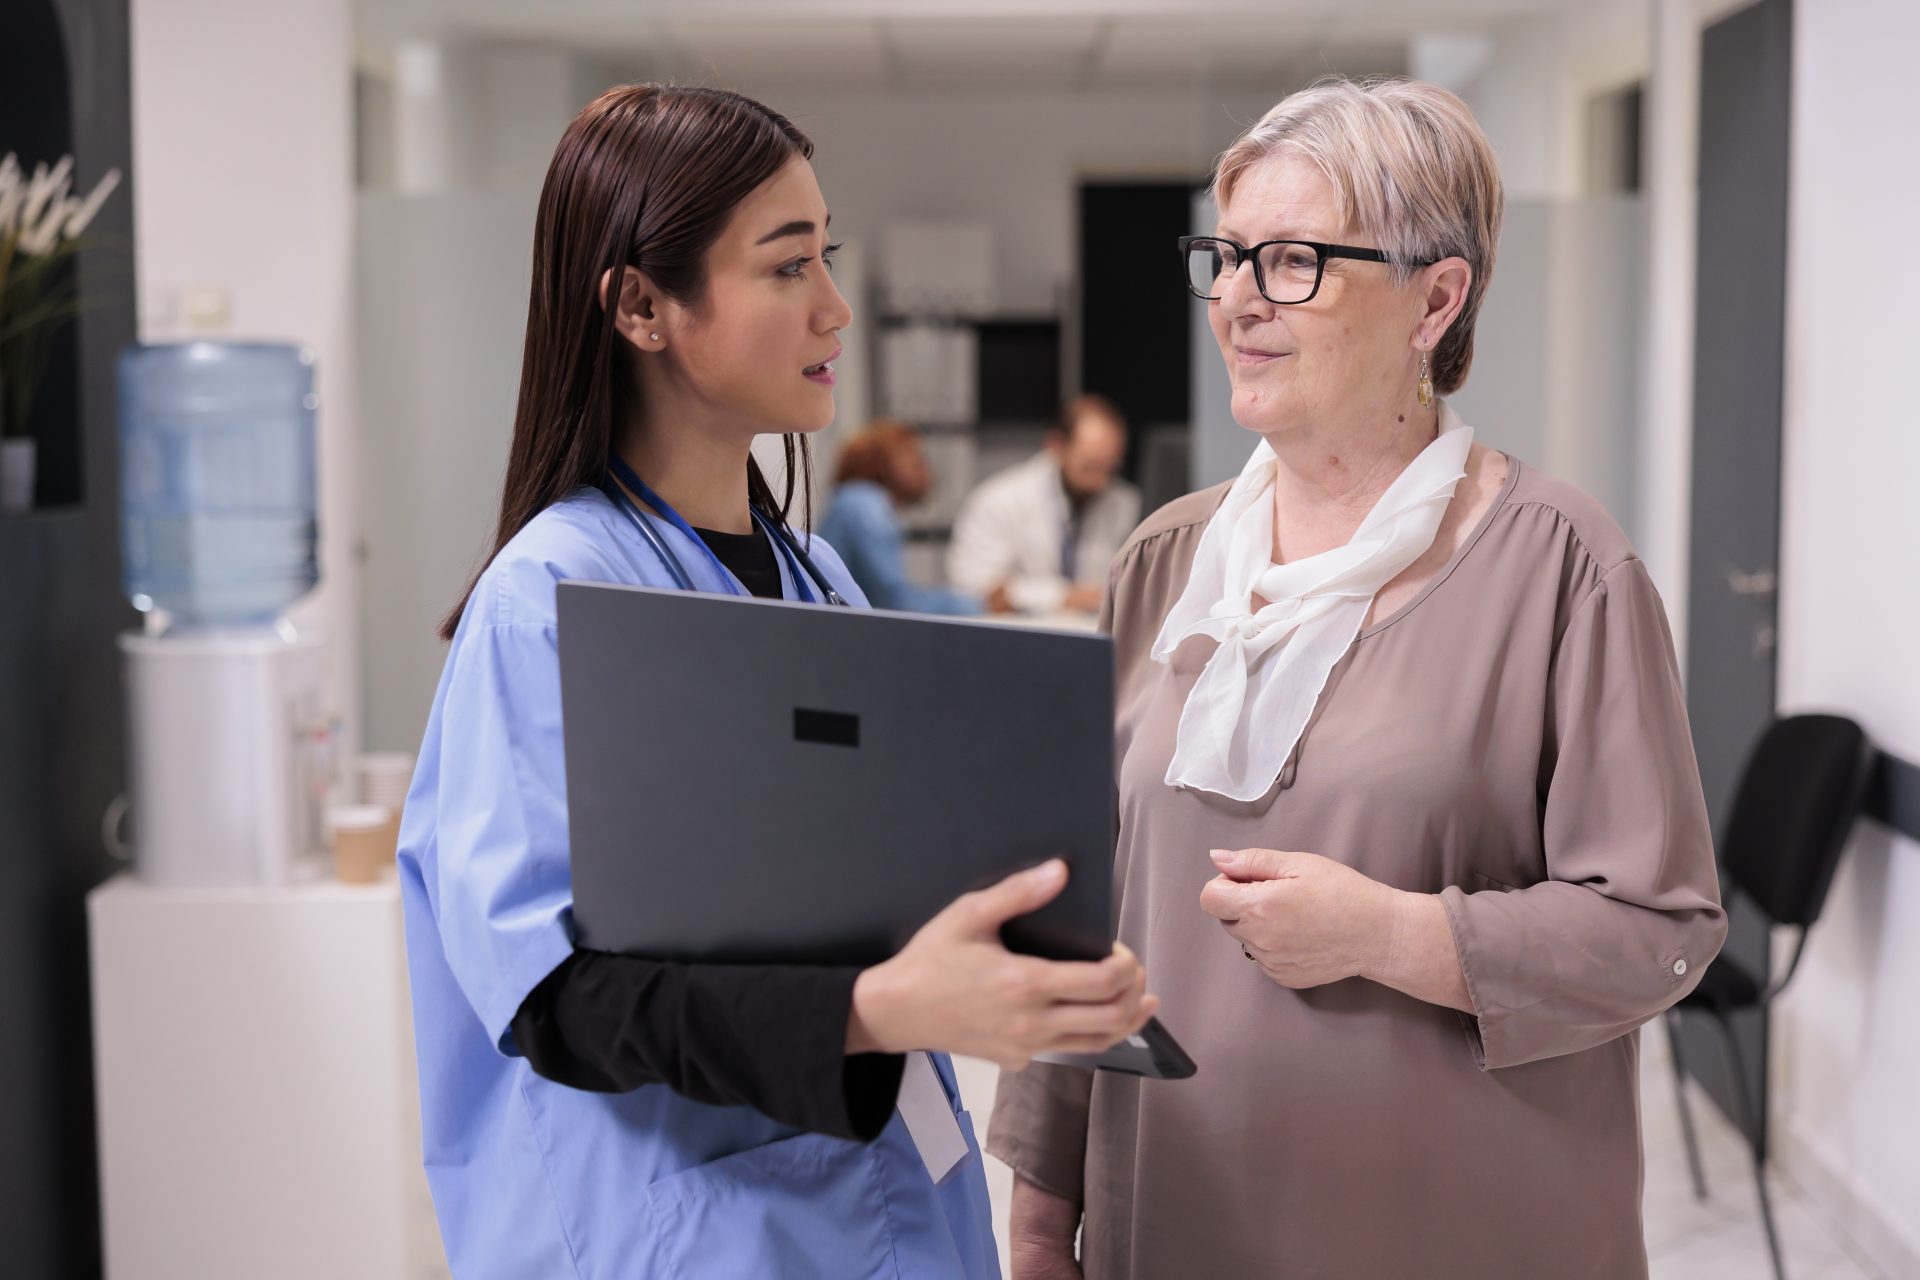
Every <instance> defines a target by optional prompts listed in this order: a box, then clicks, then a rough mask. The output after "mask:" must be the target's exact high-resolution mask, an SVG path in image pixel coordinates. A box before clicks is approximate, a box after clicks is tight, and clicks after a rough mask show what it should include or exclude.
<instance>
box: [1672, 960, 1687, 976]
mask: <svg viewBox="0 0 1920 1280" xmlns="http://www.w3.org/2000/svg"><path fill="white" fill-rule="evenodd" d="M1673 976H1674V977H1676V978H1684V977H1686V976H1687V962H1686V961H1685V960H1675V961H1674V962H1673Z"/></svg>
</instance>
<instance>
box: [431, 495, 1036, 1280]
mask: <svg viewBox="0 0 1920 1280" xmlns="http://www.w3.org/2000/svg"><path fill="white" fill-rule="evenodd" d="M656 524H658V526H659V530H660V536H661V538H662V539H663V540H664V541H665V542H666V544H667V546H668V547H669V548H670V549H671V550H672V551H673V552H674V554H676V555H677V556H678V557H679V559H680V562H681V564H682V565H684V566H685V568H686V571H687V573H688V574H689V575H690V576H691V577H692V579H693V581H694V584H695V586H697V587H698V588H699V589H700V590H702V591H725V590H726V589H727V586H726V583H725V582H724V581H723V580H722V578H721V574H722V573H723V572H724V571H723V570H722V569H721V568H720V567H719V566H717V565H715V564H714V563H712V562H711V561H709V559H708V558H707V557H706V556H705V555H702V554H701V553H700V551H699V549H698V548H697V547H696V546H694V545H693V542H692V540H691V539H689V538H688V537H687V536H686V535H685V534H683V533H681V532H680V531H679V530H677V529H674V528H672V527H670V526H668V525H667V524H666V523H665V522H663V521H661V522H656ZM811 552H812V555H813V558H814V561H815V563H817V564H818V565H819V567H820V570H821V572H822V573H823V574H825V575H826V577H827V578H828V579H829V581H831V582H832V583H833V584H834V586H835V587H836V589H837V590H839V591H840V593H841V594H842V595H844V596H845V597H846V598H847V599H848V600H849V601H851V602H854V603H855V604H859V605H864V604H865V599H864V597H862V596H861V594H860V590H859V588H858V587H857V586H855V585H854V583H853V581H852V579H851V578H850V576H849V575H848V573H847V570H846V566H845V565H844V564H843V563H841V560H840V558H839V556H837V555H836V554H834V551H833V549H832V548H831V547H830V546H828V545H826V544H825V543H824V542H822V541H820V540H819V539H817V538H816V539H815V540H814V541H813V544H812V547H811ZM565 578H582V579H588V580H592V581H599V582H620V583H631V584H635V585H640V586H653V587H663V586H669V585H670V582H669V580H668V577H667V573H666V570H665V569H664V568H663V567H662V565H661V562H660V560H659V558H658V557H657V556H656V555H655V554H654V553H653V551H652V550H651V549H650V548H649V547H648V546H647V545H646V544H645V543H644V542H643V541H642V540H641V538H640V535H639V534H638V533H637V532H635V530H634V529H633V528H632V526H631V525H629V524H628V523H627V522H626V520H625V518H624V516H623V515H622V514H621V513H620V511H619V510H618V509H617V508H615V507H614V505H613V503H612V502H611V501H610V500H609V499H608V498H607V497H606V495H604V494H602V493H601V492H599V491H598V490H596V489H580V490H577V491H575V492H574V493H573V494H570V495H569V496H568V497H567V498H565V499H564V500H562V501H561V502H559V503H557V504H555V505H554V506H552V507H550V508H549V509H547V510H546V511H543V512H542V513H541V514H539V515H538V516H536V517H534V519H533V520H532V521H531V522H530V523H529V524H528V525H527V527H526V528H525V529H523V530H522V531H521V532H520V533H519V534H518V535H516V536H515V537H514V539H513V540H512V541H511V542H509V543H508V544H507V545H506V547H505V548H503V549H502V550H501V552H500V554H499V555H498V556H497V557H496V558H495V559H494V561H493V563H492V564H491V565H490V566H489V567H488V569H487V571H486V572H485V573H483V574H482V575H481V576H480V581H479V583H478V585H476V586H475V588H474V592H473V598H472V599H471V600H470V601H469V602H468V604H467V608H466V612H465V614H464V615H463V616H462V618H461V621H460V628H459V630H458V632H457V633H456V634H455V635H454V638H453V644H452V648H451V649H450V651H449V652H448V654H447V665H446V669H445V670H444V672H443V673H442V674H441V677H440V688H439V692H438V693H437V694H436V696H435V698H434V703H433V711H432V714H431V716H430V718H429V719H428V721H427V732H426V738H425V740H424V741H423V742H422V744H421V747H420V760H419V765H418V767H417V769H416V771H415V773H414V778H413V787H412V790H411V792H410V793H409V795H408V797H407V807H406V813H405V816H404V818H403V820H402V823H401V832H400V884H401V894H402V899H403V902H404V905H405V912H406V929H407V962H408V969H409V973H410V976H411V981H412V985H413V1017H414V1032H415V1037H416V1041H417V1045H418V1055H419V1065H420V1112H421V1127H422V1131H423V1136H424V1140H425V1149H426V1166H427V1177H428V1181H429V1182H430V1183H431V1184H432V1187H433V1200H434V1208H435V1209H436V1211H437V1212H438V1214H439V1218H440V1232H441V1235H442V1237H443V1238H444V1239H445V1241H446V1248H447V1257H448V1260H449V1262H450V1263H451V1264H452V1267H453V1273H454V1275H455V1276H456V1277H460V1280H478V1278H480V1277H500V1278H501V1280H548V1278H549V1277H591V1278H593V1280H601V1278H603V1277H623V1278H624V1277H634V1278H637V1277H662V1278H665V1277H673V1278H674V1280H682V1278H687V1277H691V1278H695V1280H698V1278H700V1277H714V1278H715V1280H741V1278H743V1277H760V1276H826V1277H834V1278H835V1280H839V1278H841V1277H847V1278H849V1280H851V1278H853V1277H867V1276H887V1277H895V1276H907V1277H923V1276H925V1277H956V1278H958V1277H965V1278H966V1280H978V1278H980V1277H998V1275H999V1263H998V1260H997V1255H996V1252H995V1249H994V1243H993V1233H992V1226H991V1220H990V1218H989V1216H988V1209H987V1189H986V1181H985V1177H984V1173H983V1170H982V1166H981V1162H980V1151H979V1145H978V1143H977V1142H976V1141H975V1139H974V1135H973V1125H972V1121H971V1120H970V1118H969V1117H968V1116H967V1114H966V1112H965V1111H964V1110H962V1109H961V1107H960V1102H959V1089H958V1086H957V1085H956V1084H955V1081H954V1077H953V1068H952V1065H951V1064H950V1063H949V1062H948V1061H947V1060H946V1058H945V1057H944V1056H943V1055H938V1054H936V1055H934V1062H935V1064H936V1066H937V1067H938V1068H939V1073H940V1077H941V1080H942V1083H943V1084H944V1085H945V1086H946V1089H947V1093H948V1097H949V1101H950V1102H951V1103H952V1105H953V1107H954V1111H955V1113H956V1115H957V1116H958V1117H959V1121H960V1125H961V1129H962V1131H963V1132H964V1133H965V1135H966V1139H967V1145H968V1148H969V1154H968V1156H967V1158H966V1159H965V1160H963V1161H962V1162H961V1163H960V1164H959V1165H958V1166H957V1167H956V1168H955V1169H954V1170H953V1171H952V1172H951V1173H949V1174H948V1175H947V1176H946V1178H945V1179H944V1180H942V1181H941V1182H940V1183H939V1184H937V1185H936V1184H935V1183H934V1182H933V1181H932V1179H931V1178H930V1177H929V1176H928V1174H927V1170H926V1166H925V1165H924V1164H923V1163H922V1162H921V1159H920V1156H919V1154H918V1151H917V1150H916V1148H915V1147H914V1145H913V1141H912V1139H911V1138H910V1137H909V1136H908V1134H907V1132H906V1128H905V1125H904V1124H903V1122H902V1121H901V1118H900V1115H899V1113H898V1112H896V1113H895V1114H894V1117H893V1119H892V1121H891V1122H890V1123H889V1124H888V1126H887V1128H886V1130H885V1131H884V1132H883V1133H882V1134H881V1136H880V1137H879V1138H878V1139H876V1140H875V1141H874V1142H873V1143H871V1144H868V1145H862V1144H859V1143H855V1142H847V1141H843V1140H841V1139H837V1138H829V1137H825V1136H822V1135H819V1134H812V1133H805V1132H802V1131H799V1130H796V1129H794V1128H792V1127H791V1126H788V1125H783V1124H779V1123H777V1122H775V1121H773V1120H770V1119H768V1118H767V1117H766V1116H764V1115H761V1114H760V1113H759V1112H757V1111H754V1110H752V1109H751V1108H747V1107H712V1106H706V1105H703V1104H701V1103H698V1102H692V1101H689V1100H687V1099H686V1098H683V1097H681V1096H679V1095H678V1094H676V1093H673V1092H672V1091H671V1090H669V1089H668V1088H666V1087H665V1086H664V1085H647V1086H645V1087H642V1088H640V1089H636V1090H634V1091H632V1092H630V1093H624V1094H604V1093H588V1092H584V1091H581V1090H576V1089H569V1088H567V1087H565V1086H563V1085H558V1084H554V1083H553V1082H551V1081H549V1080H546V1079H545V1078H543V1077H541V1076H539V1075H536V1074H535V1073H534V1071H533V1070H532V1068H530V1067H529V1066H528V1065H527V1063H526V1060H525V1059H524V1058H522V1057H520V1056H519V1054H518V1052H517V1051H516V1050H515V1048H514V1045H513V1039H512V1035H511V1031H510V1026H511V1023H512V1021H513V1016H514V1014H515V1013H516V1012H517V1011H518V1009H519V1007H520V1003H521V1001H522V1000H524V999H525V998H526V996H527V994H528V993H529V992H530V991H532V990H533V988H534V987H535V986H536V985H538V983H539V982H540V980H541V979H542V978H544V977H546V975H547V974H548V973H549V972H551V971H552V970H553V969H554V968H555V967H556V966H557V965H558V964H559V963H560V962H561V961H562V960H564V959H565V958H566V957H567V955H568V954H569V953H570V952H571V951H572V949H573V923H572V890H571V878H570V876H569V873H568V867H567V802H566V786H565V783H566V772H565V766H564V763H563V758H562V754H561V732H560V665H559V653H558V649H557V647H556V643H555V636H556V622H555V603H554V597H555V590H554V587H555V584H556V583H558V582H559V581H561V580H562V579H565ZM781 579H782V584H783V590H784V593H785V595H786V596H787V598H789V599H796V598H798V597H797V593H796V592H795V589H794V583H793V581H792V576H791V569H790V568H789V566H788V565H787V563H786V561H785V559H784V558H782V560H781ZM639 639H640V637H636V641H638V640H639ZM634 654H635V661H636V662H639V661H644V654H645V648H644V646H643V645H641V644H638V643H636V645H635V648H634ZM686 674H687V675H688V677H689V678H706V679H732V678H735V676H736V675H737V673H733V672H695V671H689V672H687V673H686ZM645 806H646V796H645V794H644V793H640V794H636V795H635V796H634V808H635V817H636V821H635V823H634V830H636V831H644V830H645V829H646V824H645V821H644V817H645ZM686 854H687V856H688V857H699V856H702V851H700V850H695V849H689V850H687V851H686Z"/></svg>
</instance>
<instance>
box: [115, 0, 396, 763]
mask: <svg viewBox="0 0 1920 1280" xmlns="http://www.w3.org/2000/svg"><path fill="white" fill-rule="evenodd" d="M131 22H132V29H133V32H132V55H131V62H132V67H131V71H132V80H133V163H134V170H135V172H136V174H137V175H138V181H136V182H135V183H134V197H135V205H134V225H135V236H136V248H137V252H136V253H135V255H134V257H135V261H136V264H137V272H138V278H137V289H138V298H139V307H140V315H141V321H140V336H141V339H142V340H144V341H167V340H173V339H179V338H183V337H189V336H208V337H233V338H246V339H261V340H278V341H289V342H296V343H300V344H303V345H305V346H307V347H309V348H311V349H312V350H313V352H314V355H315V358H316V361H317V367H318V380H319V394H320V412H319V433H318V452H319V487H320V573H321V583H320V587H319V588H318V590H317V591H315V592H314V593H313V595H311V596H309V597H308V598H307V600H306V601H305V602H303V603H302V604H301V605H299V606H297V607H296V608H295V609H294V611H293V614H294V617H295V620H296V621H297V622H300V623H301V624H302V625H304V626H313V627H317V628H319V629H320V630H323V631H324V632H325V633H326V634H327V636H328V637H329V639H330V641H331V642H332V645H331V653H330V659H331V664H332V673H333V678H332V694H333V705H334V706H335V707H336V708H337V709H338V710H339V711H340V712H341V714H342V715H344V716H345V717H346V720H347V745H348V747H349V749H351V747H352V745H353V743H354V742H355V741H356V733H357V723H358V711H359V705H360V703H359V693H358V689H359V672H358V659H357V650H356V649H355V647H354V646H355V640H356V638H357V637H358V634H359V620H358V600H359V590H358V586H357V582H356V578H357V572H358V570H357V564H356V544H357V540H358V531H357V521H356V518H355V501H354V493H353V472H354V450H353V446H354V439H355V431H354V424H353V410H354V381H353V348H352V342H351V332H352V304H351V269H352V259H351V244H352V195H353V157H352V124H353V104H352V88H353V80H352V74H351V65H350V62H349V53H348V3H347V0H277V2H276V3H274V4H271V5H263V4H256V3H247V2H246V0H133V4H132V11H131ZM193 290H212V291H215V292H217V293H220V294H224V295H225V297H226V300H227V310H228V318H227V321H226V323H224V324H213V325H209V326H201V327H198V328H196V329H194V330H193V331H192V332H191V333H190V332H188V330H187V328H186V325H185V319H184V315H183V312H182V306H181V300H182V298H183V296H184V295H185V294H186V293H187V292H189V291H193Z"/></svg>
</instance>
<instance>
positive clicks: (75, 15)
mask: <svg viewBox="0 0 1920 1280" xmlns="http://www.w3.org/2000/svg"><path fill="white" fill-rule="evenodd" d="M128 85H129V81H128V31H127V0H51V2H50V0H22V2H21V3H13V4H9V5H8V6H7V7H6V33H5V35H4V37H0V123H3V124H4V133H0V152H4V151H6V150H8V149H11V148H18V149H19V150H20V152H21V160H22V161H23V162H24V163H25V165H26V167H27V169H28V171H29V172H31V170H32V168H33V165H34V162H35V161H36V160H39V159H45V160H47V161H48V162H49V163H53V162H57V161H58V159H59V158H60V156H61V155H64V154H67V153H68V152H69V151H70V152H71V153H72V154H73V156H74V158H75V170H76V181H75V189H76V190H81V189H84V190H91V189H92V187H93V185H94V184H95V183H96V182H98V181H99V179H100V176H101V175H102V174H104V173H105V172H106V171H107V170H108V169H112V168H118V169H119V170H120V171H121V174H122V185H121V186H120V188H119V189H117V190H116V191H115V192H114V193H113V195H112V197H111V198H109V199H108V201H107V202H106V204H105V206H104V207H103V208H102V209H101V211H100V213H99V215H98V217H96V218H95V220H94V222H93V225H92V228H91V229H90V231H89V233H88V238H89V240H90V241H92V242H93V243H94V244H95V245H96V247H94V248H88V249H87V250H85V251H84V252H83V253H82V254H81V256H80V258H79V260H78V269H79V281H80V285H81V291H82V295H83V297H85V299H86V300H87V306H86V309H85V310H84V311H83V312H82V314H81V316H80V318H79V319H78V320H77V321H76V322H75V324H74V325H73V326H72V327H71V328H70V329H69V330H68V334H69V340H68V344H67V345H68V354H67V357H66V359H67V361H68V363H67V365H66V366H65V372H64V373H61V372H57V371H54V370H50V371H49V374H48V381H47V383H46V384H45V386H44V388H43V392H42V395H41V398H40V400H39V401H38V406H37V407H38V410H39V412H38V413H37V414H36V416H35V418H34V419H33V422H34V424H35V428H36V431H35V434H36V436H37V437H38V438H39V440H40V442H41V444H42V446H43V451H42V458H41V473H40V476H41V479H40V488H39V496H40V499H41V502H40V509H39V510H35V511H32V512H28V513H26V514H24V515H5V514H0V586H4V590H5V599H4V603H0V1026H4V1027H6V1029H7V1052H6V1053H5V1054H3V1055H0V1094H3V1095H4V1096H5V1097H6V1098H7V1100H8V1117H7V1121H6V1123H5V1124H4V1125H0V1238H4V1239H5V1241H6V1263H5V1266H4V1268H3V1269H4V1271H5V1272H6V1274H7V1275H9V1276H19V1277H22V1278H23V1280H24V1278H26V1277H35V1278H37V1277H43V1276H44V1277H60V1278H61V1280H86V1278H87V1277H91V1276H97V1275H99V1274H100V1269H101V1261H100V1222H99V1194H98V1189H97V1188H98V1179H97V1176H96V1172H95V1158H94V1119H93V1050H92V1037H91V1034H90V1018H89V1011H88V985H87V931H86V894H87V891H88V890H89V889H91V888H92V887H93V886H94V885H95V884H97V883H98V882H99V881H100V880H101V879H102V878H103V877H104V876H105V875H106V874H107V872H108V870H109V867H108V862H107V858H106V856H105V854H104V853H102V851H101V845H100V818H101V814H102V813H103V811H104V810H105V808H106V806H107V803H108V802H109V801H110V800H111V799H112V798H113V797H114V795H115V794H117V793H118V792H119V791H120V790H121V788H122V786H123V771H122V766H121V700H120V664H119V656H118V653H117V652H116V650H115V647H114V637H115V635H116V634H117V633H118V632H119V631H121V630H124V629H126V628H128V627H130V626H132V624H133V622H134V617H135V615H134V613H133V610H132V609H131V608H130V607H129V606H128V605H127V603H126V601H125V599H124V598H123V597H122V595H121V591H120V555H119V537H120V522H119V487H120V486H119V462H118V449H117V447H116V441H117V432H116V427H115V413H114V398H113V389H114V360H115V357H116V355H117V353H118V352H119V350H120V348H121V347H123V346H124V345H126V344H127V343H129V342H131V341H133V338H134V310H133V268H132V253H131V249H130V246H131V245H132V242H133V176H134V175H133V173H132V171H131V152H132V132H131V126H130V117H129V102H128ZM183 1159H186V1160H187V1161H188V1162H189V1164H190V1161H191V1153H183ZM183 1167H184V1166H183Z"/></svg>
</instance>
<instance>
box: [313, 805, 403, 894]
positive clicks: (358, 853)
mask: <svg viewBox="0 0 1920 1280" xmlns="http://www.w3.org/2000/svg"><path fill="white" fill-rule="evenodd" d="M399 826H400V824H399V820H398V818H397V816H396V815H395V814H394V811H393V810H391V809H388V808H386V807H385V806H383V805H377V804H352V805H340V806H337V807H335V808H332V809H329V810H327V829H328V831H329V832H330V833H331V834H332V836H333V866H334V871H335V873H336V874H337V875H338V876H339V877H340V880H341V882H342V883H343V884H371V883H373V882H374V881H375V880H378V879H379V878H380V874H381V872H382V871H384V870H385V869H386V868H387V867H390V866H392V865H393V859H394V850H395V847H396V846H397V844H398V843H399V835H400V831H399Z"/></svg>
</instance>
